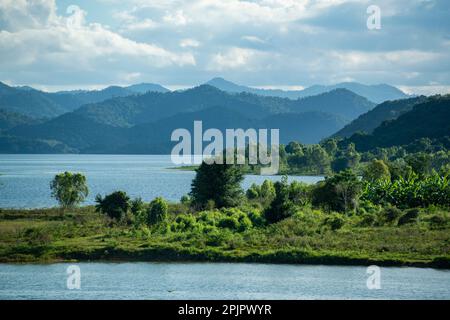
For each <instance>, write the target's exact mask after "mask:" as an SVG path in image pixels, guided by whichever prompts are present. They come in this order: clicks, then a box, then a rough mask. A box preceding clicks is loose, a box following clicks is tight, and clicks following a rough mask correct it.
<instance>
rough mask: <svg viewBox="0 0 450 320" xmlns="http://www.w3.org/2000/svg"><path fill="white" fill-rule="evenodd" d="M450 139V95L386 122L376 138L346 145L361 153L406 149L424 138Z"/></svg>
mask: <svg viewBox="0 0 450 320" xmlns="http://www.w3.org/2000/svg"><path fill="white" fill-rule="evenodd" d="M447 136H450V95H445V96H434V97H430V98H428V99H426V100H425V101H424V102H423V103H419V104H417V105H415V106H414V107H413V108H412V110H411V111H409V112H406V113H404V114H402V115H401V116H399V117H398V118H397V119H395V120H389V121H385V122H383V123H382V124H381V125H380V126H378V127H377V128H376V129H375V130H374V131H373V133H372V134H370V135H367V134H354V135H352V136H351V137H350V138H348V139H346V140H344V142H343V143H345V144H348V143H354V144H355V145H356V149H357V150H359V151H367V150H372V149H375V148H378V147H391V146H400V145H406V144H409V143H411V142H413V141H414V140H417V139H420V138H430V139H441V138H444V137H447Z"/></svg>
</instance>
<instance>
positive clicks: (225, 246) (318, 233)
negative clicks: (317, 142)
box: [0, 204, 450, 268]
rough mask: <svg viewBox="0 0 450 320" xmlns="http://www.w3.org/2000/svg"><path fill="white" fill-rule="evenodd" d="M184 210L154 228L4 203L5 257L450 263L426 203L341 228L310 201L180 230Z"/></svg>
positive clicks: (444, 235)
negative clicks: (389, 221)
mask: <svg viewBox="0 0 450 320" xmlns="http://www.w3.org/2000/svg"><path fill="white" fill-rule="evenodd" d="M241 210H242V211H243V212H245V211H246V210H247V209H246V208H241ZM180 212H183V206H182V205H181V204H176V205H175V204H172V205H171V206H170V214H169V219H168V221H167V222H166V223H164V224H162V225H158V226H152V227H147V226H141V225H136V224H130V225H126V224H125V223H116V222H113V221H111V220H110V219H108V218H106V217H105V216H103V215H101V214H99V213H96V212H95V211H94V208H93V207H83V208H78V209H73V210H68V211H66V212H64V213H63V212H62V211H60V210H59V209H41V210H1V211H0V262H17V263H24V262H54V261H72V260H79V261H87V260H126V261H230V262H268V263H305V264H306V263H307V264H352V265H368V264H378V265H408V266H420V267H442V268H449V267H450V228H449V224H448V223H447V224H445V225H442V226H438V227H436V226H434V225H432V224H430V223H429V219H428V217H429V216H431V215H435V214H439V215H442V216H443V217H445V218H446V219H447V220H448V217H449V214H448V212H445V211H444V212H442V211H440V210H438V209H429V210H427V209H424V210H422V211H421V216H420V219H419V221H418V222H415V223H412V224H406V225H403V226H396V225H382V226H377V227H374V226H371V227H362V226H360V225H361V223H360V222H361V217H359V216H356V215H354V216H347V217H345V224H344V225H343V227H342V228H340V229H338V230H334V231H333V230H331V228H330V227H329V226H328V225H327V224H326V222H325V221H326V219H325V218H326V216H327V214H326V213H323V212H321V211H318V210H312V209H309V208H303V209H301V210H299V212H298V213H297V214H296V215H295V216H293V217H291V218H288V219H285V220H283V221H281V222H279V223H276V224H273V225H269V226H262V227H255V226H253V227H247V228H245V229H242V230H239V231H238V230H235V231H233V230H230V229H228V228H221V227H218V225H219V224H216V223H215V222H211V221H213V220H211V221H209V222H205V221H204V219H205V218H204V217H203V218H201V217H202V213H192V214H193V215H194V217H195V220H194V221H195V223H194V224H193V225H192V226H191V227H189V228H186V229H183V230H182V231H180V230H179V229H176V228H175V227H173V226H175V225H177V224H176V223H175V220H176V219H177V217H178V216H179V214H180ZM223 214H224V213H221V212H219V211H210V216H211V217H216V218H219V219H220V217H221V215H223ZM229 214H231V213H229ZM202 219H203V220H202ZM177 226H179V225H177ZM174 230H175V231H174Z"/></svg>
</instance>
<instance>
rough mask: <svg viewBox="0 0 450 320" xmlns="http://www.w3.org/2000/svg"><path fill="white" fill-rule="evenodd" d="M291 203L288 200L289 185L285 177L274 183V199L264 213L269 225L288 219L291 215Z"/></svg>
mask: <svg viewBox="0 0 450 320" xmlns="http://www.w3.org/2000/svg"><path fill="white" fill-rule="evenodd" d="M293 207H294V205H293V203H292V201H291V200H290V199H289V184H288V182H287V177H283V179H282V180H281V181H277V182H275V199H274V200H273V201H272V203H271V204H270V206H269V208H267V210H266V211H265V212H264V216H265V218H266V220H267V222H269V223H276V222H278V221H281V220H283V219H286V218H288V217H290V216H291V215H292V214H293Z"/></svg>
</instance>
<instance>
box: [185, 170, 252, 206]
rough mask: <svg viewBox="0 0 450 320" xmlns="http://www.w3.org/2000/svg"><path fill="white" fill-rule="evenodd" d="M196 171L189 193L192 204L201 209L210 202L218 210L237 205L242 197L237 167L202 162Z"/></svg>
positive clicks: (241, 177)
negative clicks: (212, 202)
mask: <svg viewBox="0 0 450 320" xmlns="http://www.w3.org/2000/svg"><path fill="white" fill-rule="evenodd" d="M196 171H197V174H196V176H195V178H194V180H193V181H192V185H191V193H190V195H191V197H192V204H194V205H195V206H198V207H201V208H204V207H205V206H206V205H207V204H208V201H211V200H212V201H214V204H215V206H216V207H218V208H222V207H234V206H236V205H238V204H239V202H240V201H241V199H242V196H243V190H242V188H241V182H242V180H243V179H244V175H243V172H242V169H241V168H240V167H239V166H237V165H231V164H218V163H213V164H207V163H205V162H203V163H202V164H201V165H200V167H199V168H198V169H197V170H196Z"/></svg>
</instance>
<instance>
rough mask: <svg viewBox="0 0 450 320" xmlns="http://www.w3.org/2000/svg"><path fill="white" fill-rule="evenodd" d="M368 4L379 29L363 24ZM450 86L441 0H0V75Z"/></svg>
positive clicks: (70, 82) (449, 17) (38, 80)
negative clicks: (377, 18) (377, 17)
mask: <svg viewBox="0 0 450 320" xmlns="http://www.w3.org/2000/svg"><path fill="white" fill-rule="evenodd" d="M369 5H377V6H378V7H379V8H380V10H381V29H379V30H369V29H368V28H367V23H366V21H367V19H368V17H369V14H368V13H367V8H368V6H369ZM215 76H221V77H224V78H226V79H229V80H231V81H234V82H237V83H240V84H246V85H251V86H257V87H278V88H301V87H305V86H309V85H312V84H333V83H337V82H342V81H359V82H362V83H366V84H376V83H389V84H392V85H396V86H399V87H401V88H402V89H404V90H406V91H409V92H414V93H434V92H441V93H443V92H450V2H449V1H448V0H375V1H354V0H318V1H312V0H247V1H238V0H131V1H121V0H120V1H119V0H56V1H54V0H0V81H4V82H6V83H8V84H11V85H33V86H36V87H39V88H42V89H47V90H57V89H71V88H99V87H104V86H107V85H111V84H119V85H125V84H131V83H139V82H154V83H160V84H163V85H165V86H168V87H170V88H180V87H186V86H192V85H197V84H200V83H203V82H205V81H207V80H209V79H210V78H212V77H215Z"/></svg>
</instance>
